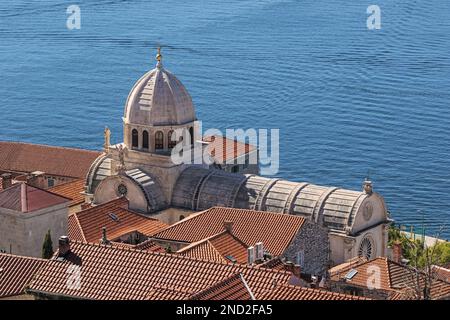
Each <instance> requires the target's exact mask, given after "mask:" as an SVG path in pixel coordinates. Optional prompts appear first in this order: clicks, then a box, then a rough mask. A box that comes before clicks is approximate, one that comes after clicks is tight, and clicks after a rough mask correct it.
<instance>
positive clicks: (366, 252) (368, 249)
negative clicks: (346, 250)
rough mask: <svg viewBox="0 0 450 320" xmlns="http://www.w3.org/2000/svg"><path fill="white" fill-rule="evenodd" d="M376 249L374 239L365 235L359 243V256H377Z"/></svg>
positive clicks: (368, 258) (368, 257) (370, 257)
mask: <svg viewBox="0 0 450 320" xmlns="http://www.w3.org/2000/svg"><path fill="white" fill-rule="evenodd" d="M374 251H375V248H374V244H373V241H372V239H371V238H370V237H365V238H364V239H362V241H361V243H360V245H359V250H358V256H360V257H363V258H366V259H367V260H370V259H372V258H374V256H375V252H374Z"/></svg>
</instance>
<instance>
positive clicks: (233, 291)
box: [189, 273, 253, 300]
mask: <svg viewBox="0 0 450 320" xmlns="http://www.w3.org/2000/svg"><path fill="white" fill-rule="evenodd" d="M249 289H250V288H248V287H247V284H246V282H245V279H244V277H243V276H242V274H240V273H236V274H235V275H232V276H231V277H229V278H227V279H225V280H222V281H220V282H218V283H216V284H214V285H212V286H210V287H208V288H206V289H204V290H202V291H200V292H198V293H196V294H194V295H192V296H191V297H190V298H189V299H190V300H253V298H252V296H251V293H250V291H249Z"/></svg>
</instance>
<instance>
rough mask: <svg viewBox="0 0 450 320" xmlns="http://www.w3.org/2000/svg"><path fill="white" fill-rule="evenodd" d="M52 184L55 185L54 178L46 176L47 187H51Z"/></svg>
mask: <svg viewBox="0 0 450 320" xmlns="http://www.w3.org/2000/svg"><path fill="white" fill-rule="evenodd" d="M54 185H55V180H54V179H52V178H48V179H47V186H48V187H49V188H51V187H53V186H54Z"/></svg>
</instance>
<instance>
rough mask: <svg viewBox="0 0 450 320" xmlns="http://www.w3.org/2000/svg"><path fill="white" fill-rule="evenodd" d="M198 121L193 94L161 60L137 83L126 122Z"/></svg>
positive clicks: (143, 123)
mask: <svg viewBox="0 0 450 320" xmlns="http://www.w3.org/2000/svg"><path fill="white" fill-rule="evenodd" d="M194 120H195V110H194V105H193V103H192V98H191V96H190V95H189V93H188V91H187V90H186V88H185V87H184V86H183V84H182V83H181V82H180V80H178V79H177V77H175V76H174V75H173V74H172V73H170V72H169V71H167V70H166V69H165V68H164V67H163V66H162V64H161V62H158V64H157V66H156V68H155V69H153V70H150V71H149V72H147V73H146V74H144V76H142V77H141V78H140V79H139V80H138V81H137V82H136V84H135V85H134V87H133V89H132V90H131V92H130V94H129V96H128V99H127V102H126V105H125V111H124V122H125V123H129V124H133V125H144V126H168V125H181V124H185V123H189V122H192V121H194Z"/></svg>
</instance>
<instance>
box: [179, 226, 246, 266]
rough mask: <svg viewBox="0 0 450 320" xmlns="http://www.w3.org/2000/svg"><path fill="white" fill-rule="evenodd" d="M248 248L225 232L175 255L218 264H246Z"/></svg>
mask: <svg viewBox="0 0 450 320" xmlns="http://www.w3.org/2000/svg"><path fill="white" fill-rule="evenodd" d="M247 248H248V246H247V245H246V244H245V243H243V242H242V241H241V240H239V239H238V238H237V237H235V236H234V235H233V234H231V233H230V232H229V231H227V230H225V231H223V232H221V233H218V234H216V235H214V236H212V237H209V238H206V239H204V240H200V241H198V242H194V243H192V244H190V245H188V246H186V247H184V248H182V249H181V250H179V251H177V253H179V254H182V255H186V256H189V257H195V258H199V259H206V260H211V261H218V262H224V261H227V262H237V263H247Z"/></svg>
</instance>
